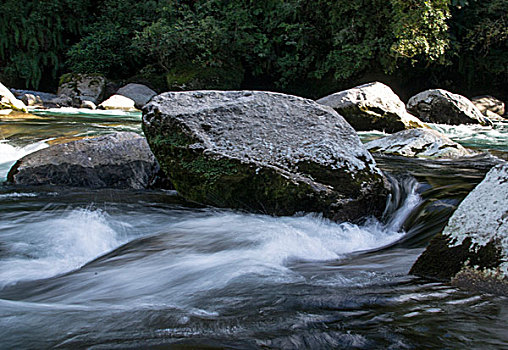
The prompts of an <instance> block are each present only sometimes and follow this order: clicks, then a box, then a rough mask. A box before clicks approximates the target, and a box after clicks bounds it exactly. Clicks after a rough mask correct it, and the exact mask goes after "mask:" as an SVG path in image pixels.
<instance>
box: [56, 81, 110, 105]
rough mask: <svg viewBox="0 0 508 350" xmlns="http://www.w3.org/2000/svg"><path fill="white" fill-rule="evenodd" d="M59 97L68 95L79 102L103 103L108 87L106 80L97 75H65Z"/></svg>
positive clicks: (59, 88) (59, 89)
mask: <svg viewBox="0 0 508 350" xmlns="http://www.w3.org/2000/svg"><path fill="white" fill-rule="evenodd" d="M60 81H61V83H60V86H59V87H58V92H57V94H58V96H60V95H66V96H68V97H70V98H71V99H73V100H76V101H78V102H79V104H78V105H77V106H76V107H79V106H80V105H81V101H83V100H87V101H92V102H93V103H94V104H97V103H99V102H100V101H101V99H102V96H103V94H104V89H105V86H106V79H105V78H104V77H103V76H101V75H97V74H65V75H63V76H62V78H61V79H60Z"/></svg>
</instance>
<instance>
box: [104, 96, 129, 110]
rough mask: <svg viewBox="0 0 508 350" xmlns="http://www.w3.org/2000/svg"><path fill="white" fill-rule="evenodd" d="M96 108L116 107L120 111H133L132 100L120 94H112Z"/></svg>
mask: <svg viewBox="0 0 508 350" xmlns="http://www.w3.org/2000/svg"><path fill="white" fill-rule="evenodd" d="M98 108H100V109H117V110H121V111H135V110H136V108H135V107H134V101H133V100H131V99H130V98H128V97H125V96H122V95H113V96H111V97H110V98H108V99H107V100H106V101H104V102H102V103H101V104H100V105H99V106H98Z"/></svg>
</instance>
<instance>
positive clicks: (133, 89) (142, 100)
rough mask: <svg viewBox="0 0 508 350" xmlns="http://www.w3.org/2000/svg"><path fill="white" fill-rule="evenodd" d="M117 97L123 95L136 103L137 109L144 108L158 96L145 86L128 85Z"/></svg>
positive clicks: (119, 90) (122, 88)
mask: <svg viewBox="0 0 508 350" xmlns="http://www.w3.org/2000/svg"><path fill="white" fill-rule="evenodd" d="M116 94H117V95H122V96H125V97H128V98H130V99H131V100H133V101H134V103H135V107H136V108H140V109H141V108H142V107H143V106H144V105H146V104H147V103H148V101H150V99H151V98H152V97H154V96H155V95H157V93H156V92H155V91H153V90H152V89H150V88H149V87H148V86H146V85H143V84H134V83H130V84H127V85H125V86H123V87H121V88H120V89H118V91H117V92H116Z"/></svg>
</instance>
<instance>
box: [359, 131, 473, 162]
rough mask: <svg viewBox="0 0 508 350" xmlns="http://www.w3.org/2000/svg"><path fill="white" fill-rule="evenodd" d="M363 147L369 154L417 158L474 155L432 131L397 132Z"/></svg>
mask: <svg viewBox="0 0 508 350" xmlns="http://www.w3.org/2000/svg"><path fill="white" fill-rule="evenodd" d="M365 147H367V149H368V150H369V151H371V152H381V153H386V154H394V155H399V156H404V157H418V158H459V157H466V156H471V155H473V154H474V153H473V152H471V151H468V150H467V149H465V148H464V147H462V146H461V145H459V144H458V143H456V142H454V141H452V140H450V139H449V138H448V137H446V136H445V135H443V134H441V133H440V132H437V131H435V130H432V129H411V130H404V131H399V132H397V133H395V134H392V135H388V136H386V137H383V138H380V139H377V140H374V141H370V142H368V143H366V144H365Z"/></svg>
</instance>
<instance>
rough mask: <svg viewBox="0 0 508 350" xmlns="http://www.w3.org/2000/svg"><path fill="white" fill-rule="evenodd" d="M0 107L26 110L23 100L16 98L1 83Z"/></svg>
mask: <svg viewBox="0 0 508 350" xmlns="http://www.w3.org/2000/svg"><path fill="white" fill-rule="evenodd" d="M0 109H11V110H14V111H21V112H26V106H25V104H24V103H23V101H20V100H18V99H17V98H16V97H15V96H14V94H13V93H12V92H11V91H10V90H9V89H7V88H6V87H5V86H4V85H3V84H2V83H0Z"/></svg>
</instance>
